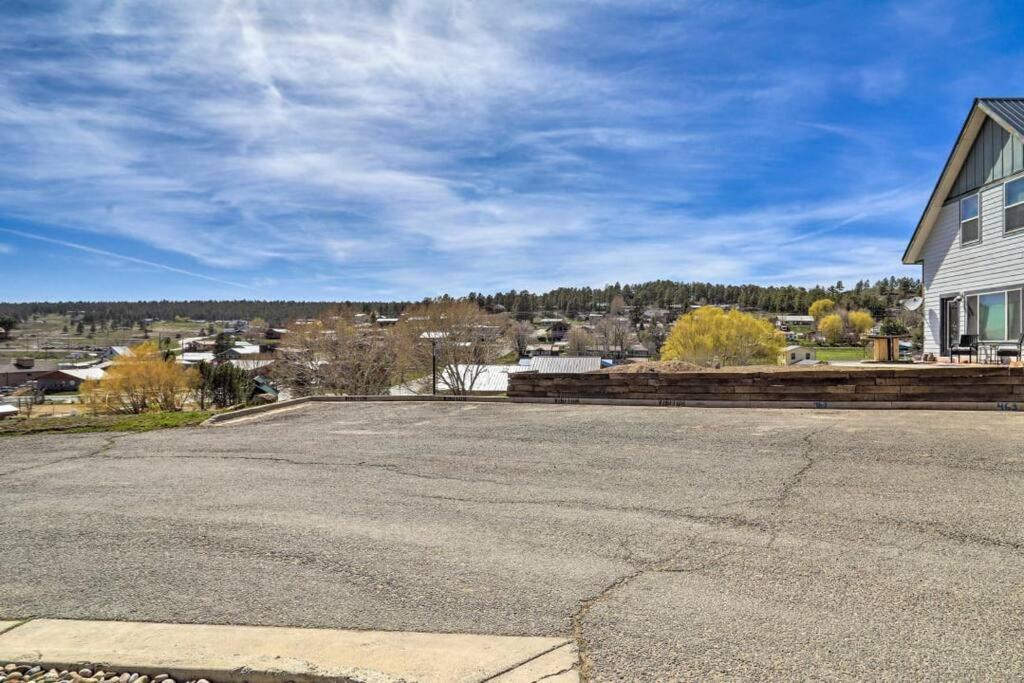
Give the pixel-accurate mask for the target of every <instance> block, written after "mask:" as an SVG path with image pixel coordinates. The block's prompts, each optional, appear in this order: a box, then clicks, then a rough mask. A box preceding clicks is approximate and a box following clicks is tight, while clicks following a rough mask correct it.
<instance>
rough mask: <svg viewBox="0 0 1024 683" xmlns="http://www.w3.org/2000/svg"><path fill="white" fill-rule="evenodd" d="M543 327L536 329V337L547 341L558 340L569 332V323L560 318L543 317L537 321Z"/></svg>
mask: <svg viewBox="0 0 1024 683" xmlns="http://www.w3.org/2000/svg"><path fill="white" fill-rule="evenodd" d="M539 324H540V325H542V326H543V327H544V329H541V330H538V331H537V338H538V339H543V340H545V341H549V342H559V341H562V340H563V339H565V338H566V336H568V334H569V323H567V322H565V321H564V320H562V319H561V318H544V319H542V320H540V321H539Z"/></svg>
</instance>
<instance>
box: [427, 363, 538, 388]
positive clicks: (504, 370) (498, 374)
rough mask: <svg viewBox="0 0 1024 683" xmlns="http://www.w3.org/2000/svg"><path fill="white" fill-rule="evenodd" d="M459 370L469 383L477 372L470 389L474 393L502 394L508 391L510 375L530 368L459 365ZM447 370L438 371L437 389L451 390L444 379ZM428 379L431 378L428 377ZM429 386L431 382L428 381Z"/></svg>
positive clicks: (464, 380)
mask: <svg viewBox="0 0 1024 683" xmlns="http://www.w3.org/2000/svg"><path fill="white" fill-rule="evenodd" d="M456 367H457V368H458V372H459V373H460V374H461V375H462V377H463V382H464V383H466V384H468V383H469V381H470V379H472V378H473V375H474V374H475V373H477V372H479V374H477V375H476V380H475V381H473V387H472V388H471V389H470V390H469V391H470V393H473V394H483V393H489V394H500V393H504V392H506V391H508V376H509V374H510V373H514V372H525V371H527V370H530V369H531V368H528V367H526V366H523V365H483V366H480V365H458V366H456ZM444 373H445V371H444V370H443V369H441V368H439V369H438V373H437V390H438V391H449V390H450V388H451V387H449V386H448V382H446V381H445V379H444ZM427 379H428V380H429V379H430V378H427ZM427 386H428V388H429V386H430V382H429V381H428V382H427Z"/></svg>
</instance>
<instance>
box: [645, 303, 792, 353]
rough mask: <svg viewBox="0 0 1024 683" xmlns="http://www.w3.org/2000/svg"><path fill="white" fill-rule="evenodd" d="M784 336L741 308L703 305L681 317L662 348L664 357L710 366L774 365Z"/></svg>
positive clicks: (769, 324)
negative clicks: (741, 310) (716, 362)
mask: <svg viewBox="0 0 1024 683" xmlns="http://www.w3.org/2000/svg"><path fill="white" fill-rule="evenodd" d="M784 341H785V339H784V337H783V335H782V334H780V333H779V332H776V331H775V328H774V327H772V325H771V323H769V322H768V321H766V320H762V319H760V318H756V317H754V316H752V315H750V314H748V313H741V312H739V311H737V310H731V311H729V312H726V311H723V310H722V309H721V308H716V307H714V306H702V307H701V308H698V309H697V310H695V311H692V312H691V313H687V314H686V315H684V316H682V317H680V318H679V320H677V321H676V323H675V325H673V326H672V331H671V332H670V333H669V335H668V339H666V340H665V344H664V346H662V347H661V358H662V360H683V361H687V362H690V363H695V364H697V365H705V366H710V365H712V364H714V362H715V360H716V359H717V360H718V361H719V362H721V364H722V365H754V364H761V363H764V364H769V365H774V364H775V363H776V362H777V360H778V356H779V353H780V352H781V351H782V347H783V344H784Z"/></svg>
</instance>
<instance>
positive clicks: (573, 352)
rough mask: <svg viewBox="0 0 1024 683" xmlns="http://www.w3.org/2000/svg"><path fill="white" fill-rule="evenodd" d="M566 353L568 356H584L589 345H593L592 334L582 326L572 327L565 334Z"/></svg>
mask: <svg viewBox="0 0 1024 683" xmlns="http://www.w3.org/2000/svg"><path fill="white" fill-rule="evenodd" d="M565 340H566V348H565V350H566V353H568V354H569V355H570V356H585V355H587V351H588V349H589V348H590V347H591V346H594V335H592V334H590V333H589V332H587V330H586V329H584V328H582V327H578V326H577V327H572V328H570V329H569V334H568V335H566V338H565Z"/></svg>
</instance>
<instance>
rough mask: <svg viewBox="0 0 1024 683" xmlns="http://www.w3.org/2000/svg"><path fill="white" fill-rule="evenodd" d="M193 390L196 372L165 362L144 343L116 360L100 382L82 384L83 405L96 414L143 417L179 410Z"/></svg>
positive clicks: (172, 362) (153, 347)
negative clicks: (143, 414) (137, 415)
mask: <svg viewBox="0 0 1024 683" xmlns="http://www.w3.org/2000/svg"><path fill="white" fill-rule="evenodd" d="M194 386H195V370H192V369H188V368H185V367H183V366H181V365H178V364H177V363H175V362H174V361H173V360H171V359H167V358H166V357H165V355H164V354H163V353H162V352H161V351H160V349H159V348H158V347H157V345H156V344H154V343H152V342H146V343H144V344H141V345H139V346H136V347H134V348H133V349H132V353H131V354H129V355H124V356H118V357H117V358H115V359H114V362H113V364H112V365H111V366H110V367H109V368H108V369H107V374H106V376H105V377H104V378H103V379H101V380H90V381H88V382H85V383H83V384H82V388H81V393H82V401H83V403H85V404H87V405H89V406H90V407H91V408H92V409H93V411H95V412H111V413H136V414H137V413H144V412H147V411H178V410H181V409H182V408H183V406H184V404H185V401H186V400H187V399H188V397H189V395H190V393H191V392H192V389H193V387H194Z"/></svg>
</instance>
